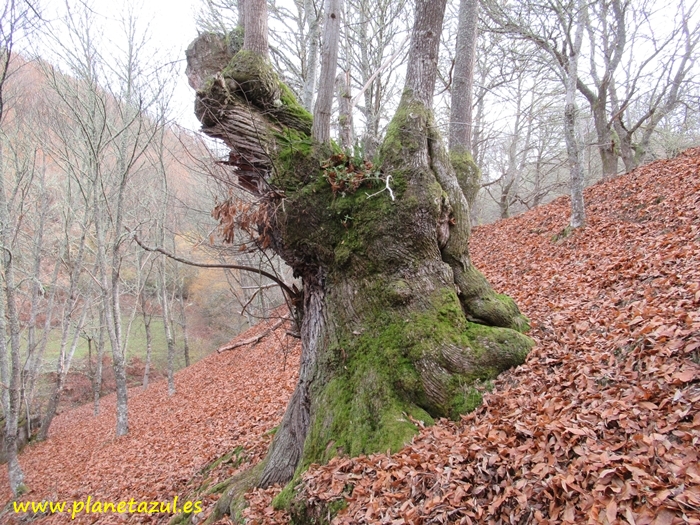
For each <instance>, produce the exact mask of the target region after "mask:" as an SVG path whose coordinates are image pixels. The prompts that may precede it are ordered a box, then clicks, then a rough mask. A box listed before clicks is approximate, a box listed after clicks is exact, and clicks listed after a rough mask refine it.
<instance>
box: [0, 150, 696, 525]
mask: <svg viewBox="0 0 700 525" xmlns="http://www.w3.org/2000/svg"><path fill="white" fill-rule="evenodd" d="M586 202H587V213H588V224H587V227H586V228H585V229H584V230H582V231H577V232H575V233H573V234H572V235H571V236H569V237H566V238H563V239H561V240H554V237H555V236H556V234H558V233H559V232H560V231H561V230H562V229H563V228H564V227H565V226H566V225H567V222H568V213H569V208H568V200H567V199H559V200H557V201H555V202H553V203H551V204H549V205H547V206H544V207H541V208H538V209H536V210H533V211H531V212H529V213H527V214H525V215H522V216H520V217H517V218H513V219H509V220H506V221H501V222H499V223H497V224H494V225H490V226H486V227H481V228H476V229H475V231H474V237H473V241H472V251H473V257H474V261H475V263H476V264H477V266H478V267H480V268H481V269H482V270H483V271H484V273H485V274H486V275H487V277H488V278H489V280H490V281H491V282H492V283H493V284H494V286H495V287H496V288H497V289H499V290H502V291H504V292H506V293H509V294H510V295H512V296H513V297H514V298H515V299H516V301H517V302H518V304H519V305H520V306H521V308H522V309H523V311H524V312H525V313H526V314H527V315H528V316H529V317H530V318H531V319H532V322H533V330H532V333H531V335H532V336H533V337H534V338H535V339H536V341H537V343H538V345H537V347H536V348H535V349H534V350H533V351H532V353H531V354H530V356H529V357H528V360H527V362H526V364H525V365H523V366H521V367H518V368H517V369H515V370H511V371H509V372H507V373H505V374H502V375H501V376H500V377H499V379H498V380H497V381H496V384H495V388H494V390H493V392H492V393H491V394H489V395H487V396H485V403H484V405H483V406H482V407H481V408H479V409H478V410H477V411H475V412H474V413H472V414H470V415H468V416H466V417H464V418H463V419H462V421H460V422H458V423H452V422H448V421H441V422H439V423H438V424H436V425H435V426H433V427H430V428H426V429H424V430H423V431H422V432H421V433H420V434H419V435H418V436H416V438H415V439H414V440H413V442H412V443H411V444H410V445H408V446H406V447H405V448H403V449H402V450H401V451H399V452H398V453H396V454H393V455H385V454H376V455H372V456H369V457H359V458H336V459H334V460H332V461H331V462H330V463H329V464H328V465H326V466H322V467H318V466H316V467H313V468H312V469H311V470H310V471H309V472H308V473H306V474H305V476H304V489H303V490H304V496H305V497H306V498H307V500H308V501H309V502H310V503H312V504H318V505H322V504H325V503H328V502H333V501H337V500H340V499H344V500H345V501H346V504H347V507H346V508H345V509H344V510H343V511H342V512H341V513H340V514H339V515H338V516H337V517H336V518H335V520H334V523H338V524H350V523H387V524H395V525H399V524H416V525H418V524H428V523H482V524H494V525H495V524H525V523H602V524H611V525H612V524H617V523H620V524H630V525H647V524H652V525H675V524H681V523H689V524H696V525H697V524H700V467H699V466H698V465H699V460H698V456H699V454H700V149H697V150H691V151H688V152H686V153H685V154H683V155H681V156H680V157H678V158H676V159H674V160H670V161H660V162H655V163H652V164H650V165H648V166H645V167H643V168H641V169H639V170H637V171H635V172H633V173H631V174H629V175H626V176H623V177H620V178H618V179H616V180H613V181H610V182H606V183H602V184H598V185H596V186H594V187H592V188H589V189H588V190H587V191H586ZM257 329H258V330H262V329H263V328H257ZM279 333H280V334H281V333H283V332H279ZM252 335H254V333H252V332H249V333H247V334H243V335H242V336H241V338H245V337H250V336H252ZM278 337H281V336H278ZM281 352H282V350H280V347H279V339H274V338H272V337H270V338H268V339H266V340H264V341H263V343H261V344H259V345H258V346H257V347H254V348H243V349H240V350H236V351H233V352H230V353H224V354H221V355H219V356H212V357H210V358H207V359H206V360H204V361H202V362H200V363H199V364H198V365H195V366H194V367H192V369H191V370H186V371H184V372H181V373H180V374H178V376H177V377H178V392H179V393H178V395H177V396H175V397H174V398H168V397H167V393H166V390H165V385H164V384H163V383H160V384H158V385H154V387H153V389H149V391H147V392H143V393H136V391H134V392H133V394H132V397H131V401H130V402H131V405H130V413H131V425H132V427H131V428H132V430H131V434H130V435H129V436H127V437H125V438H120V439H114V437H113V426H114V421H113V419H114V416H113V413H112V412H110V411H112V410H113V409H112V408H108V405H109V403H108V401H107V400H106V401H105V408H106V411H107V413H105V414H104V415H102V416H100V417H99V418H93V417H92V416H91V409H90V407H85V408H82V409H79V410H77V411H73V412H70V413H66V414H63V415H61V416H60V417H59V418H58V419H57V420H56V423H55V427H54V428H53V432H52V435H51V439H50V440H49V441H48V442H47V443H44V444H39V445H34V446H31V447H30V448H29V449H28V450H27V451H25V452H24V453H23V454H22V456H21V462H22V465H23V467H24V468H25V471H26V473H27V478H28V483H29V485H30V486H31V487H32V489H33V492H32V493H31V494H29V495H27V496H25V499H38V498H63V499H79V498H85V497H86V495H87V494H92V495H93V497H94V496H98V497H101V498H104V499H110V498H111V499H112V500H120V499H124V497H125V496H126V497H132V496H133V497H136V498H144V499H167V498H169V497H171V496H172V495H174V494H186V493H187V490H188V486H192V485H188V482H190V480H191V479H192V478H194V479H195V480H197V479H199V480H201V478H202V476H203V474H202V473H201V469H202V467H203V466H204V465H206V464H207V463H209V462H211V461H212V460H213V459H214V458H216V457H218V456H221V455H222V454H224V453H225V452H228V451H229V450H231V449H232V448H233V447H235V446H239V445H241V446H244V447H245V448H246V450H247V451H248V453H249V455H250V458H251V461H255V460H256V459H257V458H259V457H261V455H262V454H263V453H264V450H265V447H266V446H267V444H268V443H269V436H266V435H265V432H266V431H267V430H269V429H270V428H272V427H273V426H274V425H275V424H276V423H277V421H278V420H279V418H280V416H281V414H282V412H283V409H284V404H285V402H286V399H287V398H288V396H289V394H290V392H291V390H292V388H293V384H294V379H295V370H296V366H297V363H298V349H297V350H295V351H294V352H293V353H292V355H291V356H290V357H289V359H288V362H287V367H286V369H283V366H282V359H281V357H280V354H281ZM111 403H113V401H112V402H111ZM110 407H111V405H110ZM234 470H235V469H234V467H233V466H231V467H230V468H229V469H228V471H226V469H224V470H223V471H221V469H219V470H218V471H217V472H218V474H217V476H219V477H220V479H223V478H224V477H225V476H227V475H230V474H231V473H232V472H233V471H234ZM3 476H6V474H4V473H3ZM6 487H7V482H6V479H5V478H4V477H3V478H2V479H0V489H2V490H3V494H4V495H5V496H6V497H7V492H8V491H7V488H6ZM278 491H279V488H272V489H268V490H265V491H263V490H257V491H253V492H251V493H250V494H248V500H249V502H250V504H251V506H250V508H249V509H248V510H247V511H246V513H247V516H248V518H249V520H250V522H251V523H257V524H274V523H287V521H288V519H287V517H286V516H285V515H284V513H282V512H276V511H274V510H273V509H272V508H271V507H270V501H271V499H272V497H273V496H274V495H275V494H276V493H277V492H278ZM213 499H214V498H212V501H213ZM205 503H206V505H207V508H210V506H211V503H212V502H211V501H205ZM123 518H126V517H123ZM64 519H65V518H64ZM120 519H121V518H120ZM129 519H130V520H131V521H132V522H133V521H136V520H137V519H143V518H136V517H134V516H131V517H130V518H129ZM224 521H226V520H224ZM59 522H60V521H56V523H59ZM100 523H108V521H106V520H105V519H103V520H102V521H100Z"/></svg>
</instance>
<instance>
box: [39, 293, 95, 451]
mask: <svg viewBox="0 0 700 525" xmlns="http://www.w3.org/2000/svg"><path fill="white" fill-rule="evenodd" d="M82 309H83V311H82V313H81V315H80V318H79V320H78V322H77V323H76V326H75V327H74V329H73V333H72V334H71V341H70V346H69V347H68V348H67V349H66V346H67V345H68V338H67V331H66V332H64V333H65V335H64V336H62V338H61V349H60V355H59V358H58V366H57V368H56V384H55V386H54V389H53V392H52V394H51V397H50V398H49V403H48V406H47V407H46V412H45V413H44V417H43V419H42V421H41V427H40V428H39V432H38V434H37V440H38V441H45V440H46V438H47V437H48V436H49V428H50V426H51V422H52V421H53V418H54V417H55V416H56V410H57V409H58V404H59V402H60V401H61V396H62V394H63V389H64V388H65V386H66V378H67V377H68V372H70V365H71V362H72V361H73V355H74V354H75V349H76V348H77V347H78V341H79V340H80V332H81V331H82V329H83V327H84V326H85V319H86V317H87V311H88V304H87V302H85V303H84V304H83V307H82Z"/></svg>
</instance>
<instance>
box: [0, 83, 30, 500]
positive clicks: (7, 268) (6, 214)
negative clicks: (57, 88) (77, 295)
mask: <svg viewBox="0 0 700 525" xmlns="http://www.w3.org/2000/svg"><path fill="white" fill-rule="evenodd" d="M0 87H1V84H0ZM1 99H2V97H1V96H0V100H1ZM0 116H1V112H0ZM2 154H3V152H2V149H1V148H0V243H2V246H0V252H2V253H0V257H1V258H2V259H1V260H2V266H0V268H1V269H2V275H1V277H2V279H3V288H4V289H3V292H4V293H3V294H2V297H0V301H6V303H5V305H4V306H6V308H5V312H4V314H5V316H6V317H7V324H6V325H5V327H6V328H7V327H9V329H10V334H9V335H10V348H9V350H10V359H9V362H7V365H4V364H3V367H6V368H8V370H7V371H3V373H4V374H5V375H8V376H9V377H8V378H7V379H9V381H8V382H7V383H5V384H7V385H8V387H7V390H8V394H7V397H5V396H3V408H5V406H4V405H5V403H6V404H7V410H6V411H5V457H6V458H7V472H8V477H9V482H10V490H11V491H12V494H14V495H15V496H18V495H20V494H21V493H23V492H24V491H25V490H26V487H25V486H24V473H23V472H22V467H21V466H20V464H19V460H18V457H17V455H18V443H17V441H18V427H19V415H20V410H21V402H22V400H21V398H20V389H21V388H22V377H21V374H22V365H21V362H20V341H19V332H20V327H19V312H18V310H17V298H16V289H15V268H14V265H15V261H14V258H15V257H16V254H15V253H13V250H12V231H11V228H10V209H9V205H8V202H7V193H6V188H5V177H6V173H5V169H4V165H3V162H2ZM0 338H2V339H3V340H5V341H6V339H5V338H6V332H5V331H2V332H0ZM3 345H6V343H5V342H4V341H3ZM0 350H3V348H2V346H0ZM4 350H5V351H7V347H6V346H5V348H4ZM5 355H7V354H5Z"/></svg>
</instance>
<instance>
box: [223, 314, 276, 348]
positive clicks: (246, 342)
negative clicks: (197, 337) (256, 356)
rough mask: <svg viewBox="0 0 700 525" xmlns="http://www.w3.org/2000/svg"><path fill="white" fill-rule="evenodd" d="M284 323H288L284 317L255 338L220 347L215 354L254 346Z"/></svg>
mask: <svg viewBox="0 0 700 525" xmlns="http://www.w3.org/2000/svg"><path fill="white" fill-rule="evenodd" d="M285 321H288V319H287V318H286V317H283V318H282V319H279V320H278V321H276V322H275V324H273V325H272V326H270V327H269V328H268V329H267V330H265V331H264V332H262V333H261V334H258V335H256V336H255V337H251V338H250V339H244V340H243V341H238V342H236V343H233V344H230V345H224V346H222V347H220V348H219V349H218V350H217V352H218V353H219V354H220V353H221V352H227V351H228V350H233V349H234V348H238V347H239V346H246V345H251V344H252V345H256V344H258V343H259V342H260V340H261V339H262V338H263V337H265V336H267V335H268V334H269V333H270V332H273V331H275V330H277V329H278V328H279V327H280V326H282V323H284V322H285Z"/></svg>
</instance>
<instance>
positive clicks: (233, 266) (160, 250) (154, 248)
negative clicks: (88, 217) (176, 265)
mask: <svg viewBox="0 0 700 525" xmlns="http://www.w3.org/2000/svg"><path fill="white" fill-rule="evenodd" d="M127 231H129V233H131V234H132V235H133V237H134V240H135V241H136V244H138V245H139V246H141V248H143V249H144V250H146V251H147V252H158V253H162V254H163V255H165V256H166V257H168V258H170V259H172V260H174V261H177V262H181V263H182V264H187V265H188V266H196V267H197V268H225V269H229V270H243V271H246V272H252V273H257V274H259V275H262V276H264V277H267V278H268V279H272V280H273V281H275V282H276V283H277V284H278V285H279V286H280V288H282V290H284V292H285V293H286V294H287V295H288V296H289V298H290V299H291V300H294V299H295V298H296V296H297V294H295V293H294V291H293V290H292V289H291V288H290V287H289V286H287V285H286V284H285V283H284V281H282V280H281V279H280V278H279V277H277V276H276V275H273V274H271V273H268V272H266V271H265V270H261V269H259V268H252V267H250V266H241V265H240V264H210V263H200V262H196V261H190V260H189V259H183V258H182V257H178V256H177V255H174V254H172V253H170V252H168V251H167V250H164V249H163V248H160V247H158V246H148V245H146V244H144V243H143V242H142V241H141V239H139V236H138V234H137V233H136V232H132V231H131V230H129V229H127Z"/></svg>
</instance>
